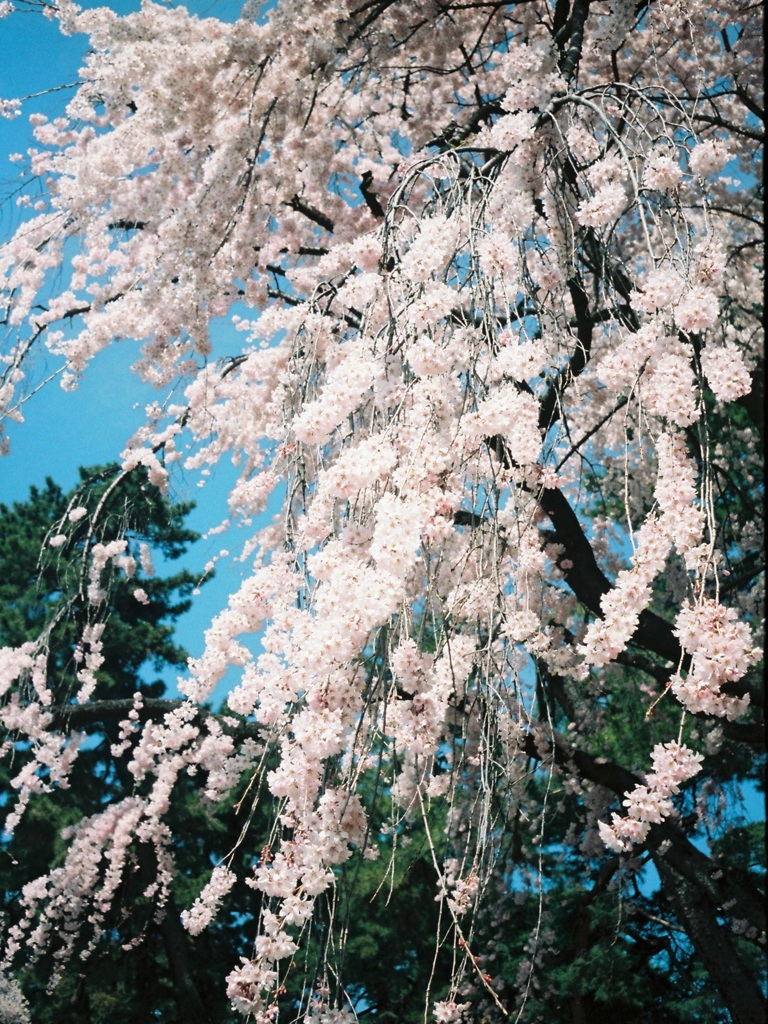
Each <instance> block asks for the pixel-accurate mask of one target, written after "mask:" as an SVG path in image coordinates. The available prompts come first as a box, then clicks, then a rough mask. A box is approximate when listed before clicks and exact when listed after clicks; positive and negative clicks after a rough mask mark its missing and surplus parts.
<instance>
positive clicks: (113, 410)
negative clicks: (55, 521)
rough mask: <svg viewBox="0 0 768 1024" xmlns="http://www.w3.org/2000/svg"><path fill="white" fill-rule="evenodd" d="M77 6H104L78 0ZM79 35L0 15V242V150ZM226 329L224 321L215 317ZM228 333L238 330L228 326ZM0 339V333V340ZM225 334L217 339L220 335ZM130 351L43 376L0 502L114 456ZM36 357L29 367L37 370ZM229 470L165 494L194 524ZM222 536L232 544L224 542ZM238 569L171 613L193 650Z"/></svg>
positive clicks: (134, 415)
mask: <svg viewBox="0 0 768 1024" xmlns="http://www.w3.org/2000/svg"><path fill="white" fill-rule="evenodd" d="M81 6H89V7H91V6H92V7H96V6H104V5H103V4H97V3H93V2H89V0H86V2H85V3H83V2H82V0H81ZM109 6H111V7H112V8H113V9H114V10H116V11H119V12H120V13H128V12H130V11H132V10H136V9H137V8H138V7H139V4H138V3H135V2H133V0H124V2H120V0H114V2H113V3H112V4H110V5H109ZM186 6H187V7H188V8H189V9H190V10H191V11H192V12H193V13H195V14H198V15H200V16H216V17H219V18H221V19H222V20H227V21H234V20H235V19H236V18H237V16H238V14H239V12H240V9H241V7H242V3H241V0H191V2H190V3H188V4H187V5H186ZM86 47H87V39H86V38H85V37H84V36H74V37H70V38H66V37H63V36H62V35H61V33H60V32H59V30H58V28H57V26H56V24H55V23H52V22H50V21H48V20H46V19H45V18H44V17H42V16H41V15H40V14H39V12H31V11H30V12H23V13H22V12H19V13H15V14H12V15H10V16H9V17H7V18H5V19H0V52H2V54H3V61H2V62H0V98H2V99H11V98H14V97H24V96H28V95H31V94H37V93H44V92H45V90H52V89H53V90H56V91H53V92H49V93H47V94H44V95H40V96H35V97H34V98H32V99H30V100H28V101H27V102H25V103H24V105H23V108H22V114H21V116H20V117H18V118H16V119H14V120H12V121H9V120H4V119H0V198H2V199H3V200H4V201H3V202H2V204H1V205H0V243H2V242H3V241H5V240H6V239H7V238H8V237H9V235H10V234H11V233H12V232H13V230H14V228H15V226H16V225H17V224H18V223H19V216H20V214H19V211H18V209H17V208H16V206H15V204H14V203H13V200H12V199H11V200H8V198H7V196H8V194H9V191H10V190H12V189H13V187H14V180H15V179H16V178H17V176H18V173H19V165H18V164H15V163H11V162H10V161H9V159H8V157H9V155H10V154H12V153H15V152H23V151H25V150H26V148H27V147H28V146H29V145H30V144H31V143H32V135H31V128H30V124H29V115H30V114H32V113H35V112H40V111H42V112H43V113H45V114H47V115H49V116H55V115H56V114H57V113H58V112H60V111H61V110H62V109H63V107H64V105H65V104H66V102H67V99H68V97H69V96H70V95H71V90H61V89H57V87H60V86H61V85H63V84H67V83H72V82H75V81H76V80H77V74H78V68H79V67H80V64H81V61H82V58H83V55H84V54H85V52H86ZM222 329H223V330H224V331H225V332H226V333H225V335H224V337H225V338H226V336H227V335H228V334H229V331H227V329H226V327H225V326H224V325H222ZM231 336H232V338H233V341H234V340H235V338H238V337H239V338H241V336H237V335H234V332H232V335H231ZM4 343H5V339H4V338H3V337H2V336H0V345H3V344H4ZM225 343H226V342H225ZM136 355H137V349H136V347H135V346H133V345H132V344H131V343H130V342H120V343H118V344H115V345H113V346H112V347H111V348H109V349H108V350H107V351H106V352H103V353H101V354H100V355H99V356H98V357H97V358H96V359H95V360H94V362H93V364H92V365H91V366H90V367H89V369H88V371H87V372H86V374H85V377H84V379H83V382H82V383H81V384H80V386H79V388H78V389H77V390H76V391H74V392H71V393H68V392H65V391H62V389H61V388H60V387H59V386H58V383H57V382H56V381H53V382H51V383H50V384H49V385H48V386H46V387H45V388H43V389H42V390H41V391H40V392H38V393H37V394H35V395H34V396H33V398H32V399H31V400H30V401H29V402H27V404H26V405H25V407H24V417H25V420H24V422H23V423H22V424H10V425H9V427H8V430H7V433H8V437H9V438H10V442H11V453H10V455H8V456H5V457H4V458H0V503H4V504H10V503H13V502H16V501H24V500H25V499H26V498H27V497H28V495H29V488H30V486H31V485H33V484H38V485H39V484H42V483H43V482H44V480H45V478H46V477H48V476H50V477H52V478H53V479H54V480H55V481H56V482H57V483H58V484H60V485H61V486H62V487H63V488H65V489H68V488H70V487H72V486H73V485H74V484H75V482H76V481H77V478H78V474H77V470H78V467H79V466H90V465H95V464H97V463H104V462H109V461H113V460H115V459H116V458H118V456H119V453H120V451H121V450H122V448H123V447H124V446H125V442H126V440H127V439H128V438H129V437H130V435H131V434H132V433H133V431H134V430H135V429H136V427H138V426H139V424H140V423H141V422H142V421H143V418H144V417H143V408H144V405H145V403H146V402H147V401H148V400H151V399H152V398H153V397H157V396H156V393H154V392H153V391H152V390H151V389H150V388H148V387H146V386H142V385H141V383H140V382H139V381H138V379H137V378H136V377H135V376H134V375H132V374H130V372H129V367H130V365H131V363H132V361H133V360H134V359H135V357H136ZM40 369H41V368H40V367H38V371H40ZM233 477H234V471H233V470H232V469H231V467H228V466H222V467H221V468H220V469H218V470H216V471H215V472H214V474H213V475H212V477H211V479H210V481H209V483H208V484H207V485H206V488H205V489H204V490H203V491H200V490H199V489H198V488H197V487H196V485H195V481H194V480H191V481H189V482H187V481H186V479H185V478H184V477H183V476H182V477H180V478H179V479H178V480H177V481H176V483H175V487H176V490H175V497H177V498H179V499H191V500H194V501H196V502H197V503H198V509H197V510H196V511H195V512H194V513H193V515H192V517H191V519H190V525H191V526H192V527H193V528H195V529H197V530H198V531H200V532H202V531H204V530H205V529H206V528H208V527H210V526H213V525H215V524H217V523H218V522H220V521H221V520H222V519H223V518H224V517H225V516H226V511H227V510H226V495H227V490H228V485H229V483H230V482H231V481H232V479H233ZM221 546H222V538H221V537H213V538H211V540H209V541H205V540H203V541H200V542H199V543H198V544H197V545H196V546H195V548H194V549H193V550H192V552H190V554H189V555H188V556H187V557H186V558H185V560H184V561H185V564H186V565H187V566H188V567H189V568H190V569H191V570H193V571H202V569H203V566H204V565H205V563H206V562H207V561H208V560H209V559H210V558H212V557H213V556H214V555H216V554H217V553H218V551H219V550H220V548H221ZM230 546H232V548H233V550H234V545H230ZM242 571H243V569H242V567H241V566H240V565H238V564H232V563H229V564H228V563H227V561H226V560H225V561H223V562H221V563H220V568H219V569H218V570H217V578H216V579H215V580H213V581H212V582H211V583H208V584H206V586H205V588H204V589H203V591H202V595H203V600H202V601H200V602H199V606H197V607H195V608H194V609H193V610H192V611H191V612H190V613H189V614H188V615H187V616H186V617H185V619H184V620H183V621H182V622H180V623H179V627H178V638H179V641H180V642H181V643H182V644H184V646H185V647H186V648H187V649H188V650H189V651H190V653H191V654H193V655H198V654H200V653H201V651H202V640H203V638H202V633H203V630H204V629H205V627H206V626H207V625H208V624H209V622H210V619H211V617H212V616H213V615H214V614H215V613H216V611H218V610H219V609H220V608H222V607H223V606H224V605H225V604H226V600H227V595H228V593H229V592H230V591H231V590H232V588H233V587H234V586H236V585H237V578H238V577H239V576H240V575H241V573H242Z"/></svg>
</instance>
